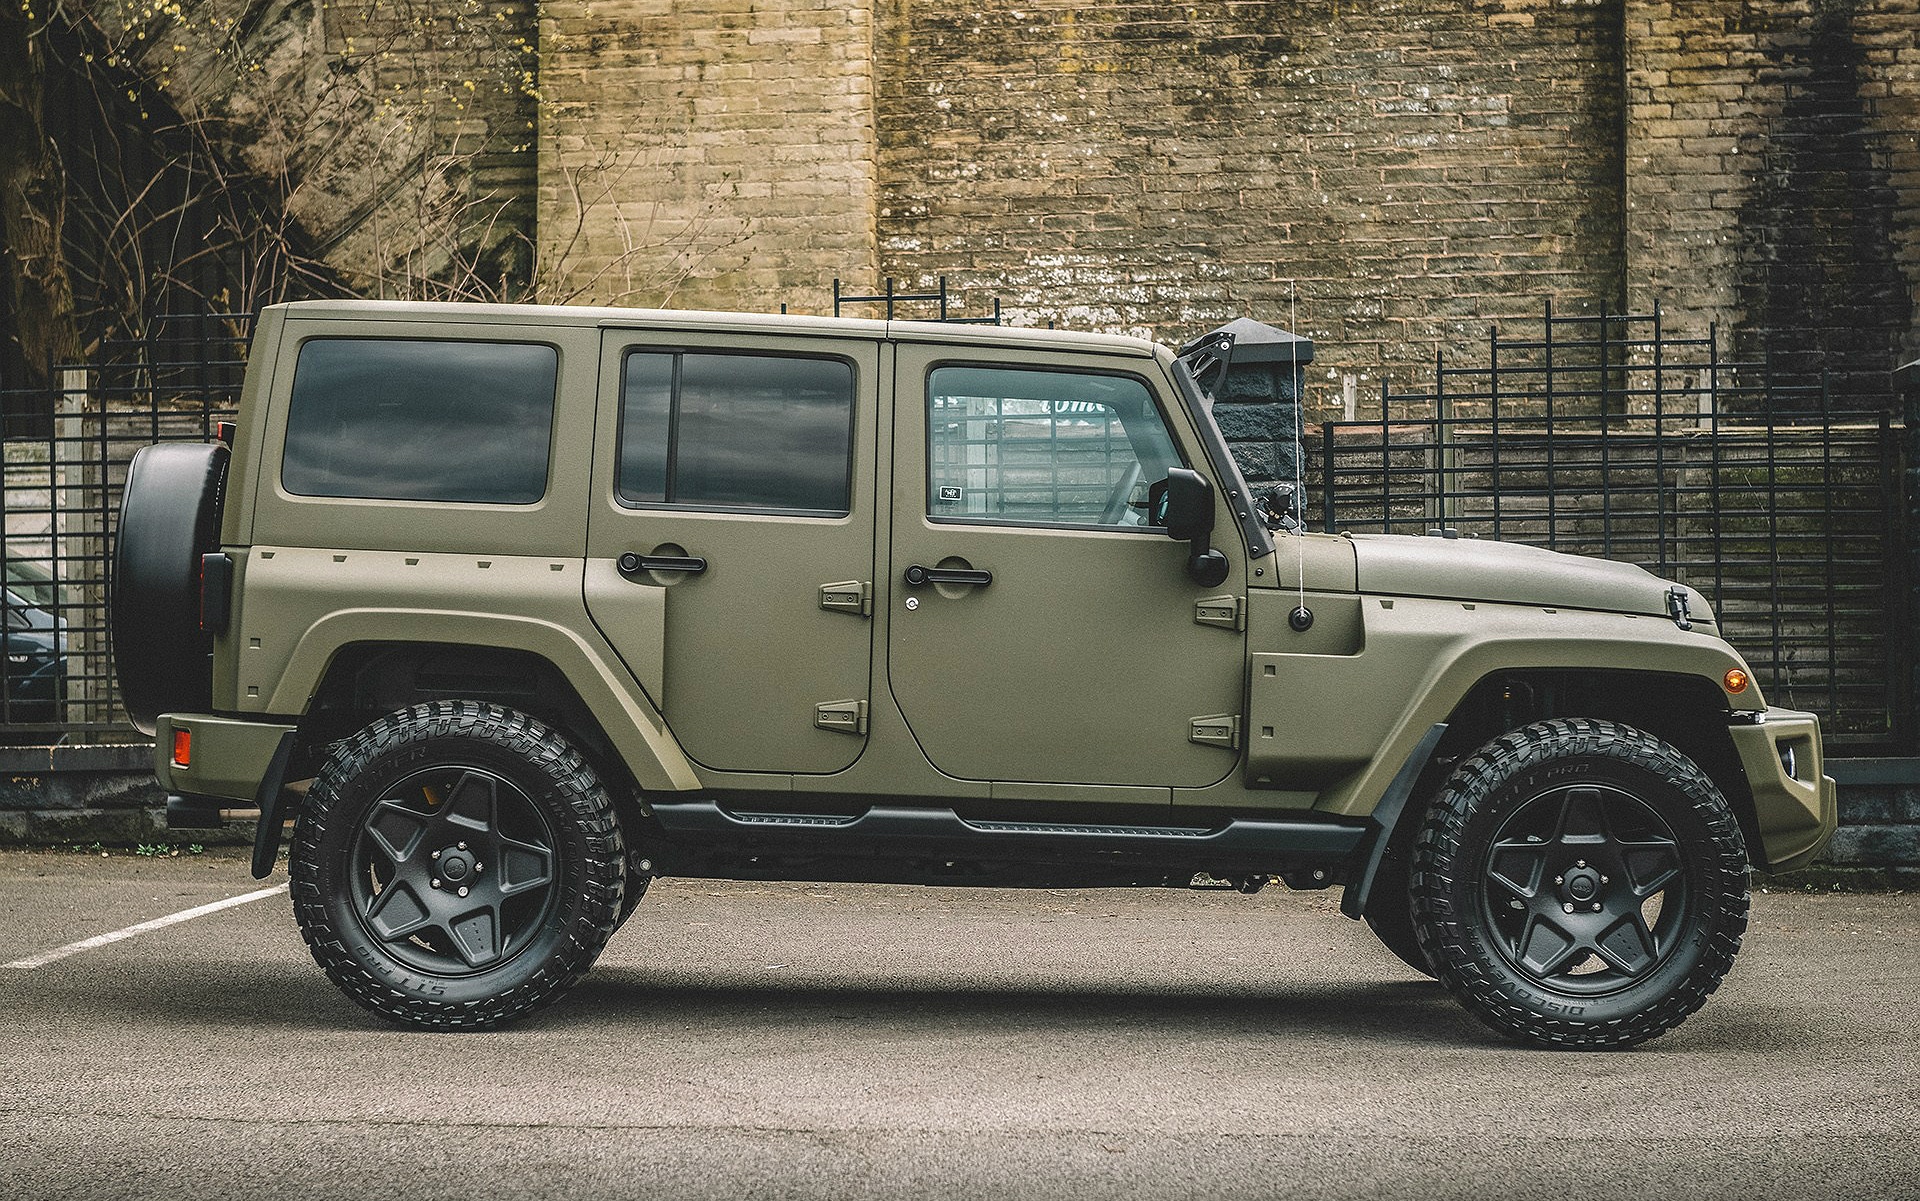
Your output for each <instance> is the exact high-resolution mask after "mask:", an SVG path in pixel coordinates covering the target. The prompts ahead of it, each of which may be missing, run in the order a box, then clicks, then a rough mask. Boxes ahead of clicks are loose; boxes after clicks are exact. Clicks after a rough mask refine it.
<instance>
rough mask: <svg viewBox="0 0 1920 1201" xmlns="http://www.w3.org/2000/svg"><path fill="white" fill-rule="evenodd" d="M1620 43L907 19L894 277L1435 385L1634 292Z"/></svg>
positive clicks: (1379, 11) (1345, 29)
mask: <svg viewBox="0 0 1920 1201" xmlns="http://www.w3.org/2000/svg"><path fill="white" fill-rule="evenodd" d="M1618 24H1619V22H1618V6H1617V5H1616V4H1611V3H1607V2H1604V0H1583V2H1579V3H1565V2H1560V0H1507V2H1504V3H1490V2H1486V0H1480V2H1472V0H1469V2H1464V3H1463V2H1462V0H1410V2H1406V3H1396V4H1377V5H1353V4H1341V3H1331V2H1312V0H1305V2H1300V3H1286V4H1279V3H1248V2H1231V0H1230V2H1227V3H1221V4H1215V5H1208V6H1205V7H1204V8H1200V9H1193V8H1187V7H1182V8H1170V7H1168V6H1165V5H1158V4H1145V3H1141V4H1093V5H1087V4H1073V3H1061V2H1059V0H1045V2H1042V3H1037V4H1031V5H1022V6H1020V8H1019V10H1018V11H1017V12H1016V11H1011V10H1007V9H1004V8H1002V9H998V10H996V11H992V12H984V13H983V12H981V11H979V10H977V9H976V8H974V7H971V6H962V5H954V4H928V3H924V2H916V3H893V4H890V5H889V6H888V7H887V9H886V11H885V15H884V17H883V21H882V27H883V30H884V34H885V36H884V38H883V41H882V43H881V46H880V48H879V64H880V76H881V82H880V88H879V92H878V122H879V127H880V175H881V210H880V220H879V229H880V235H881V242H880V249H881V261H882V265H883V268H884V270H885V271H887V272H888V273H891V274H897V275H901V276H906V277H912V278H925V277H927V276H930V275H936V274H939V273H945V274H946V275H948V277H949V279H950V280H951V281H952V282H954V283H956V284H958V285H960V286H962V287H964V288H965V289H967V291H968V292H969V293H970V294H973V295H977V296H979V297H983V298H984V297H985V296H987V295H999V296H1001V297H1003V298H1004V299H1005V300H1006V301H1007V302H1008V303H1009V304H1010V305H1011V306H1012V309H1013V313H1014V319H1015V320H1017V321H1022V322H1045V321H1047V320H1050V319H1057V320H1059V321H1060V322H1061V323H1062V324H1065V325H1070V326H1074V327H1080V328H1086V327H1093V328H1105V329H1113V328H1119V329H1128V328H1133V329H1139V330H1144V331H1146V332H1149V333H1150V334H1152V335H1153V336H1156V337H1159V338H1161V339H1164V340H1169V341H1173V340H1178V339H1180V338H1182V337H1187V336H1192V335H1194V334H1198V333H1200V332H1203V331H1204V330H1206V329H1207V328H1209V327H1211V326H1214V325H1217V324H1219V323H1221V322H1222V321H1224V320H1227V319H1230V318H1233V317H1239V316H1252V317H1254V318H1256V319H1258V320H1262V321H1267V322H1271V323H1273V324H1276V325H1281V326H1286V327H1289V328H1293V329H1295V330H1296V332H1299V333H1302V334H1306V335H1309V336H1311V337H1312V338H1313V339H1314V341H1315V344H1316V347H1317V348H1318V352H1319V355H1320V363H1319V374H1320V376H1321V377H1322V378H1325V377H1327V376H1328V375H1339V374H1343V373H1353V374H1358V375H1360V376H1362V377H1363V386H1362V388H1361V390H1362V392H1366V391H1369V390H1371V388H1372V387H1373V386H1374V382H1375V381H1376V380H1377V377H1378V374H1379V373H1380V372H1381V371H1383V370H1395V369H1398V370H1414V371H1419V372H1422V373H1425V372H1428V371H1430V369H1431V362H1432V354H1433V351H1434V350H1435V349H1436V348H1437V347H1439V346H1442V345H1460V344H1463V343H1465V342H1467V341H1469V340H1471V339H1476V338H1479V337H1482V336H1484V330H1485V325H1486V322H1487V320H1489V319H1493V318H1499V317H1501V316H1504V315H1508V314H1515V313H1537V312H1538V311H1539V304H1540V298H1541V297H1543V296H1552V297H1554V298H1555V299H1556V301H1558V302H1560V303H1562V304H1563V305H1564V306H1567V307H1570V308H1578V307H1580V306H1584V305H1591V304H1596V303H1599V302H1605V301H1607V300H1609V299H1611V298H1614V297H1616V296H1617V295H1618V294H1619V291H1620V287H1621V283H1620V269H1621V264H1620V253H1619V251H1620V232H1621V197H1620V193H1619V188H1618V180H1619V177H1620V170H1621V165H1620V150H1619V140H1618V135H1617V131H1618V127H1619V122H1620V111H1621V110H1620V105H1621V96H1620V80H1619V72H1618V58H1619V46H1618V35H1619V29H1618ZM1296 289H1297V297H1296ZM1296 313H1297V316H1295V315H1293V314H1296ZM1332 395H1333V396H1335V397H1337V395H1338V390H1337V389H1335V390H1334V391H1333V393H1332Z"/></svg>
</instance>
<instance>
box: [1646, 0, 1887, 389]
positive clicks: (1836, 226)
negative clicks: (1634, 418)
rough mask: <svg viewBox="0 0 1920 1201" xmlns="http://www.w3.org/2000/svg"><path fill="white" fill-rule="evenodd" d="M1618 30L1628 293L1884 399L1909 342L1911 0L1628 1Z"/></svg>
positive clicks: (1756, 351)
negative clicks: (1820, 362) (1623, 75)
mask: <svg viewBox="0 0 1920 1201" xmlns="http://www.w3.org/2000/svg"><path fill="white" fill-rule="evenodd" d="M1625 31H1626V34H1625V63H1626V66H1627V101H1628V103H1627V126H1626V132H1627V164H1626V165H1627V172H1626V191H1627V202H1628V203H1627V212H1628V220H1627V260H1626V261H1627V279H1628V281H1629V297H1630V299H1631V300H1632V302H1633V303H1634V304H1635V305H1636V306H1640V307H1643V308H1644V307H1645V306H1648V305H1650V304H1651V303H1652V302H1653V301H1654V300H1655V299H1656V298H1659V299H1663V300H1664V302H1665V304H1666V306H1667V313H1668V315H1669V316H1670V317H1671V318H1673V320H1674V322H1675V323H1676V324H1677V325H1678V326H1679V327H1680V328H1681V329H1682V330H1686V331H1689V332H1696V333H1698V332H1704V330H1705V326H1706V324H1707V323H1708V322H1709V321H1713V320H1716V319H1718V320H1721V321H1723V322H1726V323H1728V324H1730V326H1731V330H1730V332H1731V334H1732V339H1731V341H1732V344H1733V346H1734V348H1735V350H1736V352H1737V353H1739V354H1741V355H1743V356H1745V357H1748V358H1759V357H1761V356H1762V355H1763V354H1766V353H1768V352H1769V350H1771V352H1772V353H1773V354H1774V355H1775V356H1776V361H1781V360H1784V361H1786V363H1787V366H1788V367H1789V369H1791V367H1792V366H1794V365H1795V362H1796V360H1797V361H1798V362H1800V363H1806V364H1811V363H1812V362H1813V361H1814V358H1813V356H1819V357H1820V358H1823V359H1824V360H1825V361H1826V362H1827V363H1829V364H1830V365H1831V366H1833V367H1834V368H1835V369H1836V371H1838V372H1839V374H1838V375H1837V377H1836V379H1835V381H1834V392H1835V400H1836V402H1837V403H1840V404H1844V405H1848V406H1858V407H1873V408H1880V407H1885V406H1887V405H1888V404H1889V403H1890V401H1891V386H1890V381H1889V378H1888V372H1889V371H1890V370H1891V368H1892V367H1893V366H1894V365H1895V364H1896V362H1898V361H1903V359H1910V358H1912V357H1914V355H1915V353H1920V335H1916V332H1915V326H1914V318H1915V312H1914V296H1915V295H1916V293H1917V292H1920V0H1786V2H1776V0H1767V2H1765V3H1759V2H1732V0H1657V2H1648V0H1629V2H1628V3H1627V5H1626V12H1625ZM1764 330H1773V331H1776V336H1775V337H1774V338H1773V339H1772V345H1771V347H1769V345H1768V339H1766V338H1765V337H1763V335H1762V332H1761V331H1764Z"/></svg>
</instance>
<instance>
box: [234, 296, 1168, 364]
mask: <svg viewBox="0 0 1920 1201" xmlns="http://www.w3.org/2000/svg"><path fill="white" fill-rule="evenodd" d="M272 307H273V308H274V309H277V310H281V311H283V312H284V313H285V315H286V316H288V317H299V318H302V319H307V320H349V319H351V320H359V321H365V320H375V321H464V322H469V323H475V324H487V323H498V324H526V325H571V326H598V327H601V328H606V329H661V330H714V331H723V332H739V333H762V334H764V333H783V334H819V335H828V336H835V337H843V338H844V337H865V338H877V339H890V340H893V341H901V342H944V343H952V344H956V345H975V346H1007V347H1016V346H1025V347H1036V348H1037V347H1043V346H1044V347H1053V348H1056V349H1061V350H1091V351H1099V352H1103V353H1106V354H1127V355H1136V356H1151V355H1153V354H1155V353H1156V349H1157V348H1156V344H1155V343H1153V342H1149V341H1147V340H1145V339H1143V338H1132V337H1126V336H1124V335H1119V334H1095V333H1084V332H1081V331H1077V330H1058V329H1036V328H1032V327H1027V326H1010V325H970V324H961V323H957V322H940V321H876V320H872V319H870V318H862V317H819V316H809V315H803V314H798V313H721V312H705V311H700V310H694V309H628V308H604V307H593V306H588V305H560V304H483V303H478V302H468V301H440V300H296V301H290V302H288V303H285V304H279V305H274V306H272Z"/></svg>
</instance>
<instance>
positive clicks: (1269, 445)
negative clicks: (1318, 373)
mask: <svg viewBox="0 0 1920 1201" xmlns="http://www.w3.org/2000/svg"><path fill="white" fill-rule="evenodd" d="M1308 361H1311V360H1310V358H1309V359H1308V360H1303V361H1301V362H1298V363H1294V362H1278V363H1235V364H1233V365H1232V366H1231V367H1229V368H1228V370H1227V382H1226V386H1225V387H1224V388H1221V389H1219V390H1218V392H1217V394H1216V396H1215V403H1214V406H1213V419H1214V421H1215V422H1216V423H1217V424H1218V425H1219V426H1220V432H1221V433H1222V434H1224V435H1226V439H1227V446H1228V447H1229V448H1231V449H1232V451H1233V457H1234V460H1235V461H1236V462H1238V463H1239V464H1240V472H1241V474H1242V475H1245V476H1246V477H1247V483H1249V484H1251V485H1253V486H1254V487H1256V488H1260V487H1264V486H1265V485H1267V484H1270V483H1275V482H1278V481H1283V480H1284V481H1292V480H1294V479H1296V478H1300V479H1304V478H1305V475H1306V462H1305V460H1304V458H1303V457H1302V455H1303V454H1304V443H1305V442H1306V441H1308V440H1309V439H1310V436H1311V431H1309V430H1308V429H1307V428H1306V426H1305V424H1304V419H1303V417H1302V414H1301V411H1300V397H1301V393H1302V391H1303V390H1304V388H1305V387H1306V382H1307V362H1308ZM1296 431H1298V438H1297V439H1296V436H1295V434H1296Z"/></svg>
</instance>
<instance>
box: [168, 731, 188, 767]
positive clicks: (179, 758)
mask: <svg viewBox="0 0 1920 1201" xmlns="http://www.w3.org/2000/svg"><path fill="white" fill-rule="evenodd" d="M192 762H193V731H192V730H175V731H174V732H173V765H174V766H175V767H187V766H189V765H190V764H192Z"/></svg>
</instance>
